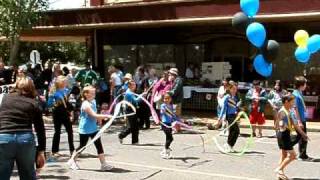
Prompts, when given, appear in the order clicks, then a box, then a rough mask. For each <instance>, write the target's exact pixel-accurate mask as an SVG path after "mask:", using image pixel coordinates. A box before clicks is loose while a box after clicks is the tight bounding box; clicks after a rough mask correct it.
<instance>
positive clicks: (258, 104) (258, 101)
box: [246, 80, 267, 138]
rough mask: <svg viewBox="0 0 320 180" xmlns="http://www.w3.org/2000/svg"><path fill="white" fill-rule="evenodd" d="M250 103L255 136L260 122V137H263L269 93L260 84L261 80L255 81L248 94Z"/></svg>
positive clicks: (247, 98) (247, 97)
mask: <svg viewBox="0 0 320 180" xmlns="http://www.w3.org/2000/svg"><path fill="white" fill-rule="evenodd" d="M246 100H247V101H248V103H249V112H250V123H251V124H252V130H253V132H252V133H253V136H256V128H257V126H256V124H258V130H259V134H258V135H257V137H258V138H261V137H262V125H263V124H264V123H265V117H264V109H265V105H266V103H267V93H266V91H265V89H263V88H262V87H261V85H260V81H259V80H254V81H253V88H252V89H250V90H249V91H248V93H247V94H246Z"/></svg>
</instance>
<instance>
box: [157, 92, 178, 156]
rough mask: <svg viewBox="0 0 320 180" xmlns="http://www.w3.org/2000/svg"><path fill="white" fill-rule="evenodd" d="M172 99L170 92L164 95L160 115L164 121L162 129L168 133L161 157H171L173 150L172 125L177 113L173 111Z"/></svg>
mask: <svg viewBox="0 0 320 180" xmlns="http://www.w3.org/2000/svg"><path fill="white" fill-rule="evenodd" d="M171 101H172V98H171V96H170V95H169V94H168V93H166V94H165V95H164V97H163V103H162V104H161V106H160V117H161V121H162V123H163V125H162V127H161V129H162V130H163V132H164V134H165V135H166V142H165V146H164V150H163V151H162V152H161V153H160V155H161V157H162V158H164V159H170V158H171V154H170V152H171V151H172V150H171V149H170V144H171V143H172V141H173V136H172V128H171V126H172V122H173V121H176V120H177V118H176V115H175V114H174V113H173V105H172V103H171Z"/></svg>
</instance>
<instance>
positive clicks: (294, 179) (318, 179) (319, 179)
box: [290, 178, 320, 180]
mask: <svg viewBox="0 0 320 180" xmlns="http://www.w3.org/2000/svg"><path fill="white" fill-rule="evenodd" d="M290 180H320V178H290Z"/></svg>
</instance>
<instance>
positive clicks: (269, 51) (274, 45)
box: [263, 40, 280, 63]
mask: <svg viewBox="0 0 320 180" xmlns="http://www.w3.org/2000/svg"><path fill="white" fill-rule="evenodd" d="M279 52H280V45H279V43H278V42H277V41H275V40H269V41H268V42H267V45H266V47H265V48H264V49H263V56H264V58H265V59H266V60H267V61H268V62H270V63H271V62H273V61H274V60H275V59H277V57H278V55H279Z"/></svg>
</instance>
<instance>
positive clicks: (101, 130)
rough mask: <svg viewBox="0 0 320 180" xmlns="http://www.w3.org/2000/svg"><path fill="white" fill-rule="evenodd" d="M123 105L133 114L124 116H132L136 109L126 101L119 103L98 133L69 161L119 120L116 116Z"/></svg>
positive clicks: (73, 156)
mask: <svg viewBox="0 0 320 180" xmlns="http://www.w3.org/2000/svg"><path fill="white" fill-rule="evenodd" d="M123 104H125V105H127V106H128V107H130V108H131V109H132V110H133V112H134V113H130V114H127V115H125V116H129V115H134V114H135V113H136V108H135V107H134V106H133V105H132V104H131V103H129V102H128V101H124V100H123V101H121V102H119V103H118V104H117V105H116V106H115V110H114V113H113V116H112V117H111V119H110V120H109V121H108V122H107V123H106V124H105V125H104V126H103V127H102V128H101V129H100V130H99V131H98V133H97V134H96V135H95V136H94V137H93V138H92V139H91V141H90V142H89V143H88V144H87V145H86V146H84V147H83V148H81V149H79V150H78V151H77V152H75V153H73V155H72V157H71V159H74V158H75V157H76V156H77V155H78V154H80V153H81V152H82V151H84V150H85V149H86V148H88V147H89V146H91V145H92V144H93V143H94V142H95V141H96V140H97V139H99V138H100V137H101V136H102V134H103V133H104V131H106V130H107V129H108V128H109V127H110V126H111V124H112V123H113V121H114V120H115V119H116V118H119V117H120V116H118V114H119V113H120V108H121V106H122V105H123Z"/></svg>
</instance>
